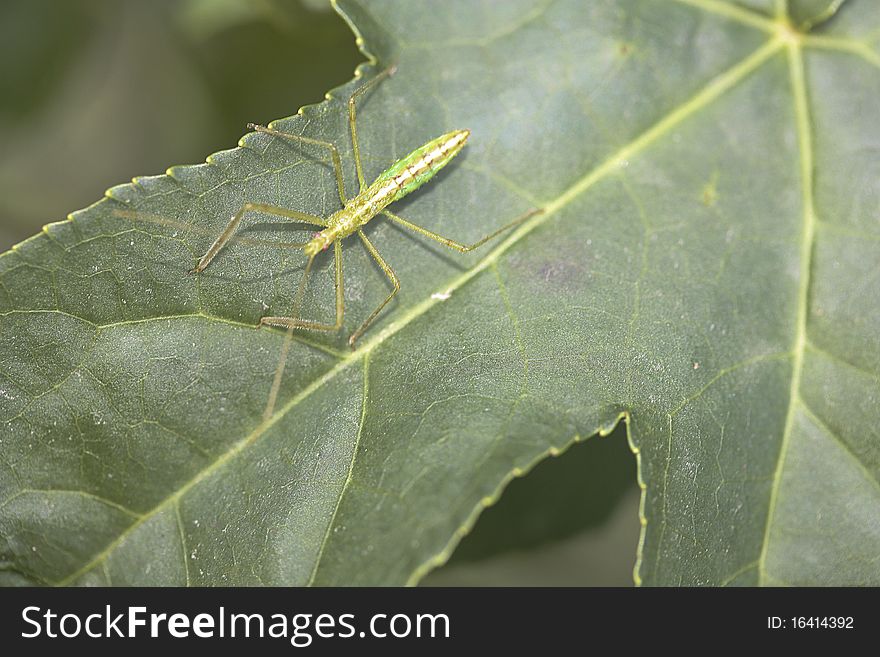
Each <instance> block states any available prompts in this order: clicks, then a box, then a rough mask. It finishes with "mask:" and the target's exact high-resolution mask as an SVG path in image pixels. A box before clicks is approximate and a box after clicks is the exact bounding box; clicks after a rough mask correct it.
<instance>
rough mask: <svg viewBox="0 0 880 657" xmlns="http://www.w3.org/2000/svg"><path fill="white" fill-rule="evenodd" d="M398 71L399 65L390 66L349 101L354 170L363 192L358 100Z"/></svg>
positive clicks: (356, 91)
mask: <svg viewBox="0 0 880 657" xmlns="http://www.w3.org/2000/svg"><path fill="white" fill-rule="evenodd" d="M396 71H397V65H396V64H395V65H394V66H389V67H388V68H386V69H385V70H384V71H382V72H381V73H379V75H377V76H376V77H374V78H373V79H372V80H370V81H369V82H367V83H365V84H364V85H363V86H362V87H360V88H359V89H356V90H355V91H354V93H352V94H351V97H350V98H349V99H348V127H349V129H350V130H351V146H352V149H353V150H354V168H355V170H356V171H357V177H358V184H359V185H360V189H361V191H363V189H364V188H365V187H366V186H367V185H366V182H365V181H364V169H363V166H362V165H361V147H360V145H359V144H358V136H357V116H356V113H357V110H356V108H355V105H356V104H357V99H358V98H359V97H360V96H363V95H364V94H365V93H366V92H367V91H369V90H370V89H372V88H373V87H374V86H376V84H378V83H379V82H381V81H382V80H384V79H385V78H387V77H391V76H392V75H394V73H395V72H396Z"/></svg>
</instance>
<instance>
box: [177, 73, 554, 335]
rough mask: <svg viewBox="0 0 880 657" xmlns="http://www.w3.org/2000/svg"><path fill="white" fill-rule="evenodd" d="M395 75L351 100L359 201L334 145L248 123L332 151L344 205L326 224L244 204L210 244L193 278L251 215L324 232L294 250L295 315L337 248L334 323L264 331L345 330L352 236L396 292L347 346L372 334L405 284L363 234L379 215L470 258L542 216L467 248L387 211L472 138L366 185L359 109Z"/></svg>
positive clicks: (452, 138)
mask: <svg viewBox="0 0 880 657" xmlns="http://www.w3.org/2000/svg"><path fill="white" fill-rule="evenodd" d="M395 70H396V67H391V68H388V69H386V70H385V71H383V72H382V73H380V74H379V75H377V76H376V77H375V78H373V79H372V80H370V81H369V82H367V83H366V84H364V85H363V86H362V87H360V88H359V89H357V90H356V91H355V92H354V93H353V94H352V95H351V97H350V98H349V101H348V124H349V128H350V130H351V143H352V149H353V153H354V165H355V170H356V171H357V178H358V183H359V184H360V191H359V192H358V194H357V196H355V197H354V198H351V199H349V198H348V197H347V196H346V194H345V183H344V180H343V174H342V162H341V160H340V158H339V151H338V150H337V148H336V146H335V145H334V144H332V143H330V142H326V141H320V140H317V139H310V138H308V137H302V136H300V135H295V134H290V133H287V132H281V131H279V130H274V129H272V128H266V127H263V126H260V125H255V124H252V123H251V124H248V127H249V128H251V129H253V130H256V131H257V132H262V133H265V134H268V135H273V136H275V137H280V138H282V139H287V140H289V141H292V142H300V143H304V144H311V145H314V146H320V147H322V148H324V149H326V150H327V151H329V152H330V157H331V160H332V162H333V169H334V171H335V173H336V186H337V188H338V191H339V200H340V201H341V202H342V208H341V209H339V210H337V211H336V212H334V213H333V214H332V215H331V216H330V217H329V218H326V219H325V218H323V217H318V216H316V215H313V214H308V213H306V212H299V211H297V210H290V209H287V208H282V207H277V206H273V205H266V204H263V203H245V204H244V205H243V206H242V207H241V208H240V209H239V210H238V212H236V213H235V214H234V215H233V217H232V219H231V220H230V222H229V224H228V225H227V226H226V228H225V229H224V230H223V232H222V233H221V234H220V236H219V237H218V238H217V239H216V241H215V242H214V243H213V244H212V245H211V248H209V249H208V251H207V252H206V253H205V255H204V256H202V258H201V260H199V263H198V264H197V265H196V267H195V269H193V270H192V273H198V272H201V271H203V270H204V269H205V268H206V267H207V266H208V265H209V264H210V263H211V261H212V260H213V259H214V257H215V256H216V255H217V253H218V252H219V251H220V249H222V248H223V246H224V245H225V244H226V243H227V242H228V241H229V239H230V238H231V237H232V235H233V233H235V230H236V229H237V228H238V225H239V223H241V220H242V218H243V217H244V216H245V215H246V214H248V213H263V214H268V215H273V216H277V217H282V218H284V219H288V220H291V221H296V222H300V223H306V224H312V225H315V226H318V227H320V228H321V230H320V232H317V233H315V234H314V236H313V237H312V239H310V240H309V241H308V242H302V243H297V244H294V245H292V246H295V247H298V248H302V249H303V252H304V253H305V254H306V255H307V256H308V258H309V260H308V262H307V263H306V267H305V270H304V271H303V277H302V279H301V280H300V284H299V288H298V290H297V297H296V301H295V303H294V308H295V311H294V312H296V313H298V312H299V310H298V309H299V305H300V301H301V300H302V297H303V294H304V291H305V287H306V281H307V279H308V276H309V272H310V270H311V268H312V262H313V261H314V258H315V256H316V255H317V254H319V253H320V252H322V251H325V250H327V249H328V248H330V247H331V246H332V247H333V254H334V257H335V264H336V273H335V279H334V285H335V289H336V321H335V323H333V324H324V323H321V322H317V321H313V320H307V319H301V318H299V317H263V318H262V319H261V320H260V325H261V326H262V325H268V326H278V327H284V328H288V329H295V328H299V329H305V330H308V331H327V332H332V331H338V330H340V329H341V328H342V318H343V314H344V312H345V299H344V293H343V277H342V247H341V244H340V242H341V240H343V239H344V238H346V237H348V236H349V235H353V234H355V233H357V236H358V237H359V238H360V239H361V241H362V242H363V243H364V246H366V248H367V251H369V253H370V255H371V256H372V257H373V258H374V259H375V260H376V262H377V263H378V264H379V267H381V268H382V271H384V272H385V275H386V276H387V277H388V278H389V280H390V281H391V284H392V285H393V286H394V289H393V290H392V291H391V294H389V295H388V296H387V297H386V298H385V300H384V301H382V303H380V304H379V306H378V307H377V308H376V309H375V310H374V311H373V312H372V313H371V314H370V316H369V317H367V319H366V320H365V321H364V323H363V324H361V325H360V327H359V328H358V329H357V330H356V331H355V332H354V333H352V334H351V336H350V337H349V339H348V343H349V345H350V346H352V347H353V346H354V343H355V341H356V340H357V339H358V338H359V337H361V336H362V335H363V334H364V332H365V331H366V330H367V328H368V327H369V326H370V324H371V323H372V322H373V320H374V319H376V317H377V316H378V314H379V313H380V312H382V309H383V308H384V307H385V306H386V305H387V304H388V302H389V301H391V299H393V298H394V295H396V294H397V292H398V291H399V290H400V281H399V280H398V279H397V275H396V274H395V273H394V270H393V269H391V267H390V266H389V265H388V263H386V262H385V260H384V259H383V258H382V256H381V255H379V252H378V251H377V250H376V247H375V246H373V243H372V242H371V241H370V240H369V238H367V236H366V235H365V234H364V232H363V230H362V228H363V226H365V225H366V224H367V223H368V222H369V221H370V220H371V219H373V217H375V216H376V215H378V214H382V215H383V216H385V217H387V218H388V219H391V220H392V221H394V222H396V223H398V224H400V225H401V226H403V227H405V228H408V229H410V230H413V231H415V232H417V233H419V234H420V235H424V236H425V237H428V238H430V239H432V240H435V241H437V242H440V243H441V244H444V245H446V246H448V247H450V248H453V249H456V250H457V251H460V252H462V253H467V252H468V251H471V250H473V249H476V248H477V247H479V246H481V245H483V244H485V243H486V242H488V241H489V240H491V239H492V238H494V237H497V236H498V235H500V234H501V233H503V232H504V231H506V230H508V229H510V228H513V227H514V226H516V225H518V224H521V223H522V222H524V221H525V220H526V219H528V218H529V217H531V216H532V215H534V214H535V213H537V212H539V210H530V211H529V212H527V213H525V214H524V215H522V216H520V217H518V218H517V219H515V220H513V221H511V222H510V223H508V224H506V225H504V226H502V227H501V228H499V229H498V230H496V231H494V232H492V233H490V234H489V235H486V236H485V237H483V238H482V239H479V240H477V241H476V242H474V243H473V244H462V243H460V242H456V241H455V240H451V239H448V238H446V237H443V236H441V235H438V234H437V233H434V232H431V231H430V230H427V229H426V228H422V227H421V226H417V225H416V224H414V223H412V222H410V221H407V220H406V219H404V218H403V217H399V216H397V215H395V214H392V213H391V212H389V211H388V210H386V209H385V208H386V207H387V206H388V205H390V204H391V203H393V202H394V201H397V200H399V199H401V198H403V197H404V196H406V195H407V194H409V193H410V192H413V191H415V190H416V189H418V188H419V187H421V186H422V185H423V184H425V183H426V182H428V181H429V180H430V179H431V178H433V177H434V176H435V175H436V174H437V172H438V171H439V170H440V169H442V168H443V167H444V166H446V165H447V164H448V163H449V162H450V160H452V158H454V157H455V156H456V155H457V154H458V153H459V151H461V149H462V148H463V147H464V145H465V143H466V142H467V139H468V136H469V135H470V130H453V131H452V132H448V133H446V134H445V135H442V136H440V137H437V138H436V139H433V140H431V141H429V142H428V143H426V144H425V145H424V146H421V147H420V148H417V149H416V150H414V151H413V152H412V153H410V154H409V155H407V156H406V157H404V158H402V159H400V160H398V161H397V162H395V163H394V164H392V165H391V166H390V167H389V168H388V169H386V170H385V171H384V172H382V173H381V174H380V175H379V177H378V178H376V180H375V181H373V183H372V184H370V185H367V184H366V183H365V181H364V173H363V168H362V166H361V156H360V147H359V145H358V137H357V123H356V110H355V105H356V103H357V100H358V98H359V97H360V96H362V95H363V94H364V93H366V92H367V91H368V90H370V89H371V88H372V87H374V86H375V85H376V84H377V83H378V82H380V81H381V80H383V79H385V78H387V77H389V76H391V75H393V74H394V72H395Z"/></svg>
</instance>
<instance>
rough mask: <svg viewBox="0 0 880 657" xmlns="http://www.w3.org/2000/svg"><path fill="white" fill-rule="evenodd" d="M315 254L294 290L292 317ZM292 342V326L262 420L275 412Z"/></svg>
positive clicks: (302, 294) (304, 287) (304, 288)
mask: <svg viewBox="0 0 880 657" xmlns="http://www.w3.org/2000/svg"><path fill="white" fill-rule="evenodd" d="M314 261H315V256H313V255H312V256H309V261H308V262H307V263H306V268H305V270H303V275H302V278H301V279H300V281H299V287H298V288H297V290H296V297H295V298H294V300H293V315H292V316H293V317H299V316H300V309H301V308H302V302H303V298H304V297H305V294H306V285H307V282H308V278H309V273H310V272H311V271H312V263H313V262H314ZM292 342H293V327H290V328H289V329H287V333H286V334H285V335H284V344H282V345H281V358H280V359H279V360H278V367H277V368H275V378H274V379H273V381H272V389H271V390H270V391H269V399H268V401H267V402H266V410H265V411H263V422H268V421H269V420H270V419H271V418H272V415H273V414H274V413H275V404H276V403H277V401H278V391H279V390H281V380H282V378H283V377H284V368H285V366H286V365H287V355H288V353H290V345H291V343H292Z"/></svg>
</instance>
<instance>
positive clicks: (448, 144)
mask: <svg viewBox="0 0 880 657" xmlns="http://www.w3.org/2000/svg"><path fill="white" fill-rule="evenodd" d="M470 134H471V132H470V130H453V131H452V132H449V133H446V134H445V135H442V136H440V137H437V138H436V139H432V140H431V141H429V142H428V143H427V144H425V145H424V146H422V147H420V148H417V149H416V150H414V151H413V152H412V153H410V154H409V155H407V156H406V157H404V158H402V159H400V160H398V161H397V162H395V163H394V164H393V165H391V167H389V168H388V169H387V170H386V171H385V172H383V173H382V174H381V175H380V176H379V177H378V178H377V179H376V182H374V183H373V186H376V187H378V186H381V185H382V183H385V182H387V181H389V180H390V181H394V183H395V185H396V187H397V191H396V192H395V194H394V195H393V197H392V198H391V200H390V201H389V203H390V202H392V201H396V200H397V199H400V198H402V197H404V196H406V195H407V194H409V193H410V192H412V191H415V190H416V189H418V188H419V187H421V186H422V185H424V184H425V183H426V182H428V181H429V180H430V179H431V178H433V177H434V175H435V174H436V173H437V172H438V171H439V170H440V169H442V168H443V167H445V166H446V165H447V164H449V161H450V160H452V158H454V157H455V156H456V155H458V152H459V151H460V150H461V149H462V148H463V147H464V144H465V142H466V141H467V138H468V136H469V135H470Z"/></svg>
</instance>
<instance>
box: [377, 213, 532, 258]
mask: <svg viewBox="0 0 880 657" xmlns="http://www.w3.org/2000/svg"><path fill="white" fill-rule="evenodd" d="M543 211H544V210H542V209H541V208H533V209H532V210H529V211H528V212H525V213H524V214H522V215H520V216H519V217H517V218H516V219H514V220H513V221H511V222H510V223H509V224H505V225H503V226H502V227H501V228H499V229H498V230H496V231H494V232H492V233H489V234H488V235H486V236H485V237H483V238H481V239H479V240H477V241H476V242H474V243H473V244H462V243H461V242H456V241H455V240H451V239H449V238H448V237H443V236H442V235H438V234H437V233H434V232H432V231H430V230H428V229H427V228H422V227H421V226H419V225H417V224H414V223H412V222H411V221H407V220H406V219H404V218H403V217H399V216H397V215H396V214H393V213H391V212H388V210H383V211H382V214H384V215H385V216H386V217H388V218H389V219H391V220H392V221H395V222H397V223H398V224H400V225H401V226H404V227H405V228H409V229H410V230H412V231H415V232H417V233H419V234H420V235H424V236H425V237H429V238H431V239H432V240H434V241H435V242H440V244H443V245H445V246H448V247H449V248H451V249H455V250H456V251H460V252H462V253H468V252H469V251H473V250H474V249H476V248H477V247H479V246H482V245H483V244H485V243H486V242H488V241H489V240H491V239H493V238H495V237H498V236H499V235H500V234H501V233H503V232H505V231H507V230H510V229H511V228H513V227H514V226H518V225H520V224H521V223H523V222H524V221H526V220H527V219H530V218H531V217H533V216H535V215H536V214H540V213H542V212H543Z"/></svg>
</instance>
